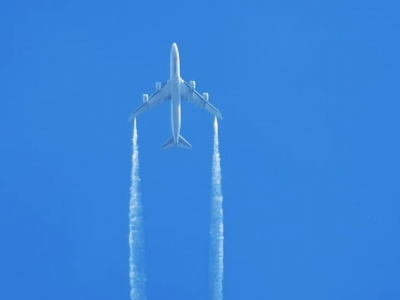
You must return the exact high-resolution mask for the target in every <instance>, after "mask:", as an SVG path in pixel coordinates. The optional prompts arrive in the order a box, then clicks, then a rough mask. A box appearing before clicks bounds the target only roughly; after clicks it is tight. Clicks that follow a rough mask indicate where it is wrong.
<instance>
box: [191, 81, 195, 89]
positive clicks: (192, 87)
mask: <svg viewBox="0 0 400 300" xmlns="http://www.w3.org/2000/svg"><path fill="white" fill-rule="evenodd" d="M190 87H191V89H192V90H195V89H196V81H191V82H190Z"/></svg>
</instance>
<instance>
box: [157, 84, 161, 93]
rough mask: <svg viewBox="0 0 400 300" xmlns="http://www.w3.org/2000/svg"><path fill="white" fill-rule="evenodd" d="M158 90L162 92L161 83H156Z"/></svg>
mask: <svg viewBox="0 0 400 300" xmlns="http://www.w3.org/2000/svg"><path fill="white" fill-rule="evenodd" d="M156 90H157V91H159V90H161V82H156Z"/></svg>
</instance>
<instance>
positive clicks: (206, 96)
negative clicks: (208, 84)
mask: <svg viewBox="0 0 400 300" xmlns="http://www.w3.org/2000/svg"><path fill="white" fill-rule="evenodd" d="M203 98H204V100H206V101H207V102H208V99H209V95H208V93H203Z"/></svg>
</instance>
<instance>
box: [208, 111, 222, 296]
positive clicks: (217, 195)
mask: <svg viewBox="0 0 400 300" xmlns="http://www.w3.org/2000/svg"><path fill="white" fill-rule="evenodd" d="M222 201H223V195H222V187H221V159H220V154H219V140H218V121H217V118H215V120H214V154H213V165H212V199H211V224H210V234H211V245H210V246H211V249H210V273H211V274H210V275H211V276H210V279H211V282H210V287H211V299H212V300H222V299H223V289H222V288H223V284H222V283H223V278H224V212H223V209H222Z"/></svg>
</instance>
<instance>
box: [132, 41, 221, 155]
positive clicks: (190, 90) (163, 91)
mask: <svg viewBox="0 0 400 300" xmlns="http://www.w3.org/2000/svg"><path fill="white" fill-rule="evenodd" d="M208 99H209V95H208V93H203V94H202V95H201V94H200V93H199V92H197V91H196V82H195V81H190V82H189V83H187V82H186V81H184V80H183V79H182V78H181V74H180V59H179V51H178V46H177V45H176V43H173V44H172V48H171V55H170V78H169V80H168V81H167V82H165V83H164V84H162V85H161V82H156V91H155V92H154V93H153V94H152V95H151V96H150V97H149V95H148V94H143V104H142V105H140V106H139V107H138V108H137V109H136V110H135V111H134V112H133V113H132V114H131V116H130V118H129V121H132V120H134V119H135V118H136V117H137V116H139V115H140V114H142V113H143V112H145V111H147V110H150V109H152V108H154V107H155V106H157V105H158V104H161V103H164V102H166V101H169V100H171V129H172V137H171V138H169V139H168V140H167V141H166V142H165V143H164V144H163V145H162V146H161V149H167V148H171V147H182V148H185V149H191V148H192V145H190V143H189V142H188V141H187V140H185V139H184V138H183V137H182V136H181V135H180V131H181V100H184V101H188V102H191V103H193V104H195V105H197V106H199V107H200V108H202V109H205V110H206V111H208V112H210V113H211V114H213V115H214V116H216V117H217V118H219V119H222V115H221V113H220V112H219V111H218V109H216V108H215V107H214V106H213V105H212V104H211V103H210V102H209V101H208Z"/></svg>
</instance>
